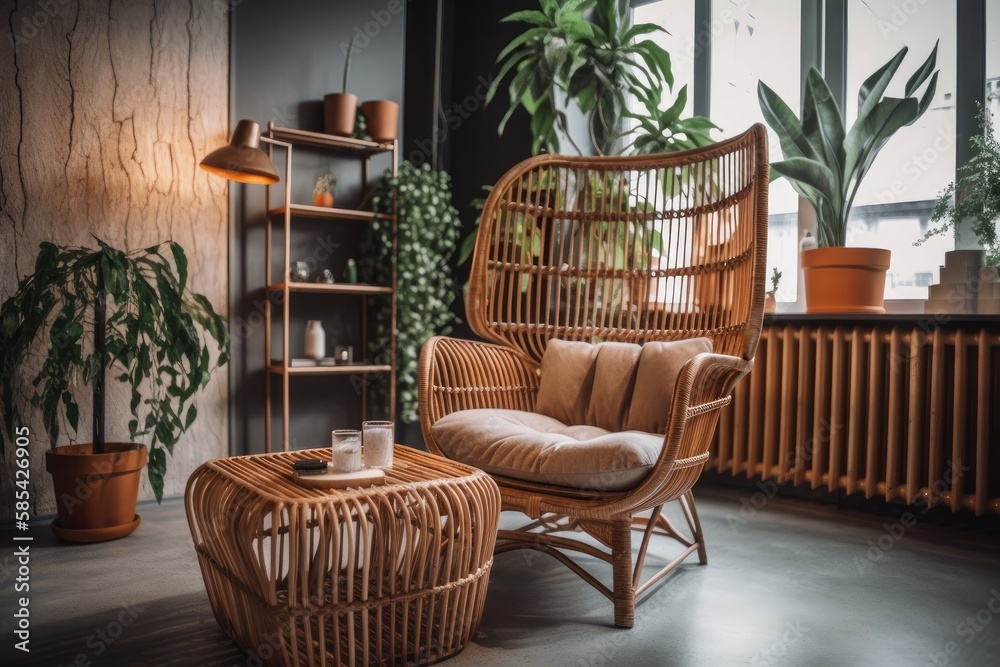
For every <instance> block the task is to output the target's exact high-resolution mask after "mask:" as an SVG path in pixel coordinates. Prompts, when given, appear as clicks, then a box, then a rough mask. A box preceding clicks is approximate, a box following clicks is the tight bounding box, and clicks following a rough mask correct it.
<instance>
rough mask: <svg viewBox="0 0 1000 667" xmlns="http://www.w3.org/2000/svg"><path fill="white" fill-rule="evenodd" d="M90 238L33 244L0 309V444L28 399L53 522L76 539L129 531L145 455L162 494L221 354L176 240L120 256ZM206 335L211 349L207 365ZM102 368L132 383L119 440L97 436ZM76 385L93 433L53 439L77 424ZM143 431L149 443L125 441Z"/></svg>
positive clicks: (16, 426)
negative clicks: (29, 270) (87, 243)
mask: <svg viewBox="0 0 1000 667" xmlns="http://www.w3.org/2000/svg"><path fill="white" fill-rule="evenodd" d="M97 243H98V246H99V248H98V249H96V250H93V249H90V248H77V247H62V246H56V245H54V244H52V243H43V244H41V246H40V251H39V254H38V258H37V259H36V261H35V272H34V274H32V275H30V276H27V277H26V278H24V279H23V280H21V282H20V283H19V284H18V288H17V291H16V292H15V293H14V295H13V296H11V297H10V298H9V299H7V300H6V301H5V302H4V303H3V305H2V306H0V364H2V369H3V372H2V375H0V392H2V396H0V399H2V400H0V412H2V416H3V429H2V430H0V431H2V432H0V441H6V439H8V438H10V439H12V438H13V437H14V434H15V433H17V432H18V431H19V430H20V429H21V428H22V427H23V426H25V425H26V424H27V421H28V420H27V419H26V416H27V415H26V414H25V410H26V409H29V408H28V406H30V409H32V410H38V411H39V412H40V413H41V416H42V420H43V422H44V426H45V430H46V432H47V434H48V436H49V444H50V447H51V449H49V450H48V451H46V457H45V459H46V469H47V470H48V471H49V472H50V473H51V474H52V481H53V484H54V487H55V494H56V502H57V507H58V512H59V518H58V519H57V520H56V522H54V523H53V524H52V528H53V530H54V531H55V532H56V534H57V535H59V537H61V538H63V539H66V540H71V541H81V542H93V541H101V540H107V539H116V538H119V537H124V536H125V535H128V534H129V533H131V532H132V531H133V530H135V528H136V527H137V526H138V524H139V517H138V515H136V513H135V506H136V497H137V492H138V487H139V475H140V473H141V470H142V468H143V466H144V465H145V464H146V462H147V459H148V462H149V466H148V469H147V471H148V475H149V481H150V485H151V486H152V488H153V492H154V494H155V496H156V499H157V501H159V500H161V499H162V497H163V476H164V474H165V473H166V469H167V453H172V452H173V447H174V445H175V444H176V443H177V440H178V438H179V436H180V435H181V434H182V433H183V432H184V431H186V430H187V429H188V428H189V427H190V426H191V424H192V423H193V422H194V421H195V419H196V417H197V415H198V410H197V408H196V407H195V405H194V404H193V403H192V402H191V399H192V398H193V397H194V395H195V393H196V392H197V391H198V390H199V389H201V388H202V387H204V386H205V384H206V383H207V382H208V379H209V376H210V375H211V373H212V372H213V371H214V370H215V368H217V367H219V366H221V365H223V364H225V363H226V361H227V360H228V356H229V333H228V331H227V329H226V320H225V318H223V317H222V316H220V315H218V314H217V313H216V312H215V311H214V310H213V308H212V305H211V304H210V303H209V301H208V299H206V298H205V297H204V296H202V295H200V294H194V293H192V292H191V291H190V290H189V289H188V288H187V265H188V262H187V257H186V256H185V254H184V251H183V250H182V249H181V247H180V246H179V245H177V244H176V243H164V244H161V245H157V246H152V247H149V248H146V249H145V250H139V251H134V252H129V253H126V252H122V251H120V250H116V249H114V248H112V247H110V246H108V245H107V244H105V243H104V242H102V241H100V240H99V239H98V240H97ZM108 297H110V304H109V303H108ZM91 323H92V324H91ZM91 326H92V333H90V334H88V328H90V327H91ZM208 338H211V339H212V340H214V341H215V343H216V345H217V347H218V354H217V356H216V358H215V361H214V363H213V361H212V359H211V357H212V354H211V353H210V351H209V346H208V345H207V344H206V343H207V339H208ZM109 371H114V375H113V378H114V380H116V381H118V382H121V383H123V384H125V385H127V386H128V388H129V390H130V392H131V400H130V403H129V412H130V414H131V420H130V421H129V422H128V431H129V440H130V442H128V443H110V442H107V441H106V437H105V428H104V424H105V397H106V395H107V393H108V392H107V385H106V379H105V378H106V375H107V373H108V372H109ZM25 380H27V381H25ZM81 383H82V384H83V385H89V386H90V387H91V389H92V394H93V432H92V437H93V442H92V443H88V444H72V445H67V446H62V447H56V443H57V441H58V439H59V434H60V432H61V424H62V423H63V422H65V424H66V425H68V427H69V430H70V431H71V432H73V433H75V432H76V431H77V429H78V427H79V419H80V407H79V405H78V403H77V400H78V399H77V395H76V394H75V393H74V389H75V388H76V387H78V386H79V385H80V384H81ZM142 437H148V439H149V444H148V447H147V446H146V445H142V444H136V443H137V442H138V439H139V438H142ZM4 444H6V443H5V442H4Z"/></svg>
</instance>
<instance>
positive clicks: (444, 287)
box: [358, 161, 462, 423]
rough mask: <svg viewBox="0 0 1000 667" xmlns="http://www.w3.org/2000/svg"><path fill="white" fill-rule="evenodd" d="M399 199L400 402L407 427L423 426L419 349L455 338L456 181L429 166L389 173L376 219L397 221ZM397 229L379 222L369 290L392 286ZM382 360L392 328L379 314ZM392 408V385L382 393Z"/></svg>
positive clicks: (362, 265) (372, 238) (368, 254)
mask: <svg viewBox="0 0 1000 667" xmlns="http://www.w3.org/2000/svg"><path fill="white" fill-rule="evenodd" d="M394 196H395V197H397V198H398V215H397V219H398V228H397V240H398V248H399V253H398V257H397V258H396V265H395V266H396V352H397V356H396V396H397V401H398V406H399V415H400V421H402V422H405V423H413V422H416V421H417V417H418V415H417V362H418V359H419V355H420V346H421V345H423V343H424V341H425V340H427V339H428V338H429V337H431V336H435V335H438V334H445V333H449V332H450V331H451V325H452V324H453V323H454V322H455V315H454V314H453V313H452V312H451V303H452V301H454V299H455V292H456V290H455V282H454V280H453V279H452V277H451V270H450V269H449V268H448V266H449V261H450V260H451V257H452V255H454V254H455V250H456V248H457V246H458V237H459V232H460V230H461V228H462V223H461V221H460V220H459V218H458V211H457V210H456V209H455V207H454V206H453V205H452V193H451V177H450V176H448V174H447V173H446V172H443V171H434V170H432V169H431V168H430V165H428V164H426V163H424V164H423V165H421V166H419V167H418V166H416V165H414V164H413V163H412V162H410V161H404V162H402V163H401V164H400V165H399V171H398V173H397V175H396V176H393V175H392V172H391V171H389V170H387V171H386V172H385V175H384V177H383V178H382V182H381V183H380V184H379V186H378V188H377V189H376V191H375V193H374V195H373V197H372V208H373V210H374V211H375V212H376V213H382V214H386V216H387V215H388V214H391V212H392V210H393V197H394ZM392 235H393V222H392V219H391V218H389V217H383V216H378V217H376V218H375V219H374V220H373V221H372V223H371V225H369V226H368V233H367V234H366V235H365V236H364V237H363V241H362V258H363V259H361V260H360V261H359V262H358V264H359V266H358V268H359V270H360V271H361V272H362V275H363V276H364V279H365V281H366V282H368V283H371V284H374V285H389V284H392V278H393V276H392V268H393V257H392V253H393V243H392ZM374 327H375V338H374V340H375V342H374V343H373V344H372V348H373V349H374V350H376V351H377V352H376V355H377V356H379V357H381V358H384V359H388V358H389V352H390V347H389V341H390V340H391V331H392V320H391V317H390V313H389V312H388V309H386V308H377V309H376V310H375V313H374ZM376 389H377V390H379V393H380V398H381V399H383V402H385V403H386V404H387V403H388V401H387V400H386V399H387V397H388V393H389V392H388V391H384V392H382V391H381V390H388V386H387V385H385V384H379V385H377V386H376Z"/></svg>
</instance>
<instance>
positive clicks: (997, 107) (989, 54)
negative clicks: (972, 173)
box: [986, 0, 1000, 138]
mask: <svg viewBox="0 0 1000 667" xmlns="http://www.w3.org/2000/svg"><path fill="white" fill-rule="evenodd" d="M986 106H987V108H988V109H989V110H990V112H991V113H992V114H993V132H994V134H995V135H996V136H997V137H998V138H1000V0H986Z"/></svg>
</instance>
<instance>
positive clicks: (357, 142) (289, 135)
mask: <svg viewBox="0 0 1000 667" xmlns="http://www.w3.org/2000/svg"><path fill="white" fill-rule="evenodd" d="M270 136H271V137H272V138H274V139H279V140H281V141H287V142H288V143H290V144H298V145H300V146H314V147H316V148H332V149H334V150H341V151H346V152H349V153H364V154H367V155H376V154H378V153H387V152H389V151H391V150H392V147H393V142H392V141H383V142H378V141H365V140H364V139H355V138H354V137H340V136H337V135H334V134H322V133H320V132H307V131H305V130H296V129H294V128H291V127H273V128H271V130H270Z"/></svg>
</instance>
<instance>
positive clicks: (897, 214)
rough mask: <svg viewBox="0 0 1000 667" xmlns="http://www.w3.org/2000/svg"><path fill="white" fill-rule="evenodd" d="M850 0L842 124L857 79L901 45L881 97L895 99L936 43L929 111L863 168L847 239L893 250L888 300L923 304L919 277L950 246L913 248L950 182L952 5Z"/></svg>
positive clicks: (851, 109) (944, 239) (943, 239)
mask: <svg viewBox="0 0 1000 667" xmlns="http://www.w3.org/2000/svg"><path fill="white" fill-rule="evenodd" d="M904 6H905V5H900V4H899V2H898V0H849V1H848V3H847V102H846V104H845V107H846V109H845V112H846V115H847V119H846V122H847V124H848V127H850V125H851V124H852V123H853V122H854V120H855V119H856V118H857V113H858V106H857V92H858V89H859V88H860V87H861V84H862V82H863V81H864V80H865V79H866V78H868V76H870V75H871V73H872V72H874V71H875V70H876V69H878V68H879V67H881V66H882V65H884V64H885V63H886V62H887V61H888V60H889V59H890V58H891V57H892V56H893V55H894V54H895V53H896V52H897V51H899V49H901V48H902V47H903V46H908V47H909V52H908V53H907V55H906V58H905V60H903V63H902V65H900V68H899V71H898V72H897V74H896V78H895V79H894V80H893V83H892V85H891V86H890V87H889V89H888V90H887V91H886V95H888V96H895V97H902V95H903V87H904V85H905V83H906V79H907V78H909V76H910V74H911V73H912V72H913V71H914V70H916V68H917V67H919V66H920V64H921V63H922V62H923V61H924V60H925V59H926V58H927V56H928V54H929V53H930V51H931V49H932V48H933V47H934V42H935V40H937V39H938V38H940V40H941V43H940V46H939V47H938V56H937V66H938V68H939V69H940V74H939V77H938V84H937V93H936V94H935V96H934V100H933V101H932V102H931V106H930V108H929V109H928V110H927V112H926V113H925V114H924V115H923V116H921V118H920V119H919V120H918V121H917V122H916V123H914V124H913V125H912V126H910V127H904V128H902V129H901V130H900V131H899V132H898V133H896V134H895V135H894V136H893V137H892V138H891V139H890V140H889V142H888V143H887V144H886V145H885V147H884V148H883V149H882V152H881V153H879V155H878V157H877V158H876V160H875V163H874V164H873V165H872V168H871V169H870V170H869V171H868V174H867V176H866V177H865V180H864V182H863V183H862V185H861V188H860V189H859V190H858V195H857V198H856V199H855V201H854V207H853V209H852V212H851V219H850V221H849V224H848V230H847V242H848V244H849V245H854V246H874V247H880V248H888V249H889V250H891V251H892V262H891V266H890V267H889V273H888V275H887V277H886V290H885V297H886V298H887V299H926V298H927V287H926V274H928V273H931V274H932V279H933V282H937V280H938V266H939V265H940V264H942V263H943V262H944V253H945V252H947V251H948V250H952V249H954V247H955V240H954V238H953V237H952V236H951V235H944V236H935V237H932V238H931V240H929V241H928V242H927V243H925V244H923V245H921V246H917V247H915V246H914V245H913V242H914V241H916V240H917V239H919V238H920V237H921V236H923V234H924V233H925V232H926V231H927V227H928V225H929V223H930V215H931V211H932V210H933V207H934V202H935V200H936V199H937V197H938V194H939V193H940V192H941V191H942V190H943V189H944V188H945V187H946V186H947V185H948V184H949V183H950V182H952V181H953V180H954V179H955V145H956V114H955V96H954V93H955V85H956V75H955V72H956V63H955V57H956V55H955V54H956V8H955V3H952V2H934V3H922V4H919V5H918V4H917V3H914V7H915V9H914V10H913V11H905V10H904V9H902V7H904Z"/></svg>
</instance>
